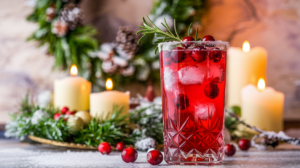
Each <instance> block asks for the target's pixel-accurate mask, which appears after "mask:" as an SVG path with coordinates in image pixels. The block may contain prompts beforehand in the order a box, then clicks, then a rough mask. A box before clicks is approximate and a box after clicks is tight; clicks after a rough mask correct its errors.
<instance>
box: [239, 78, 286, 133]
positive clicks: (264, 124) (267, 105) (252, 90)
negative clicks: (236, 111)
mask: <svg viewBox="0 0 300 168" xmlns="http://www.w3.org/2000/svg"><path fill="white" fill-rule="evenodd" d="M264 87H265V83H264V81H263V79H261V80H260V81H259V85H258V88H259V89H257V88H256V87H255V86H254V85H252V84H249V85H247V86H245V87H244V88H243V89H242V91H241V96H242V116H241V118H242V120H244V121H245V122H246V123H248V124H250V125H253V126H256V127H258V128H260V129H263V130H266V131H275V132H278V131H282V130H283V113H282V111H283V104H284V94H283V93H281V92H277V91H275V90H274V89H273V88H271V87H267V88H265V89H264Z"/></svg>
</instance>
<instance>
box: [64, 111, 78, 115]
mask: <svg viewBox="0 0 300 168" xmlns="http://www.w3.org/2000/svg"><path fill="white" fill-rule="evenodd" d="M75 113H76V111H67V112H66V115H75Z"/></svg>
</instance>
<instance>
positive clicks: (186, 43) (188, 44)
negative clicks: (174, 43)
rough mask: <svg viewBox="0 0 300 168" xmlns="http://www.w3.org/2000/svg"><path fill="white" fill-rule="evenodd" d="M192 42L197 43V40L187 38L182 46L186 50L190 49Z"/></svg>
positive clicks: (183, 40) (190, 37)
mask: <svg viewBox="0 0 300 168" xmlns="http://www.w3.org/2000/svg"><path fill="white" fill-rule="evenodd" d="M191 41H195V39H194V38H193V37H192V36H186V37H185V38H183V39H182V46H183V47H184V48H188V47H189V46H191V45H192V44H193V42H191Z"/></svg>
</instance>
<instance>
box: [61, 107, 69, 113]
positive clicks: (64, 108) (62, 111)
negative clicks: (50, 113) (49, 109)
mask: <svg viewBox="0 0 300 168" xmlns="http://www.w3.org/2000/svg"><path fill="white" fill-rule="evenodd" d="M60 111H61V113H62V114H66V112H67V111H69V108H68V107H66V106H65V107H63V108H61V110H60Z"/></svg>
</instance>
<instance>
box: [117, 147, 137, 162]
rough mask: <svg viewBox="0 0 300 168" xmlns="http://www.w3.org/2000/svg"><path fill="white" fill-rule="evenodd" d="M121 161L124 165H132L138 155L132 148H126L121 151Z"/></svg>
mask: <svg viewBox="0 0 300 168" xmlns="http://www.w3.org/2000/svg"><path fill="white" fill-rule="evenodd" d="M121 156H122V159H123V161H124V162H126V163H130V162H131V163H133V162H135V161H136V159H137V157H138V153H137V151H136V150H135V149H134V148H126V149H124V150H123V151H122V154H121Z"/></svg>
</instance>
